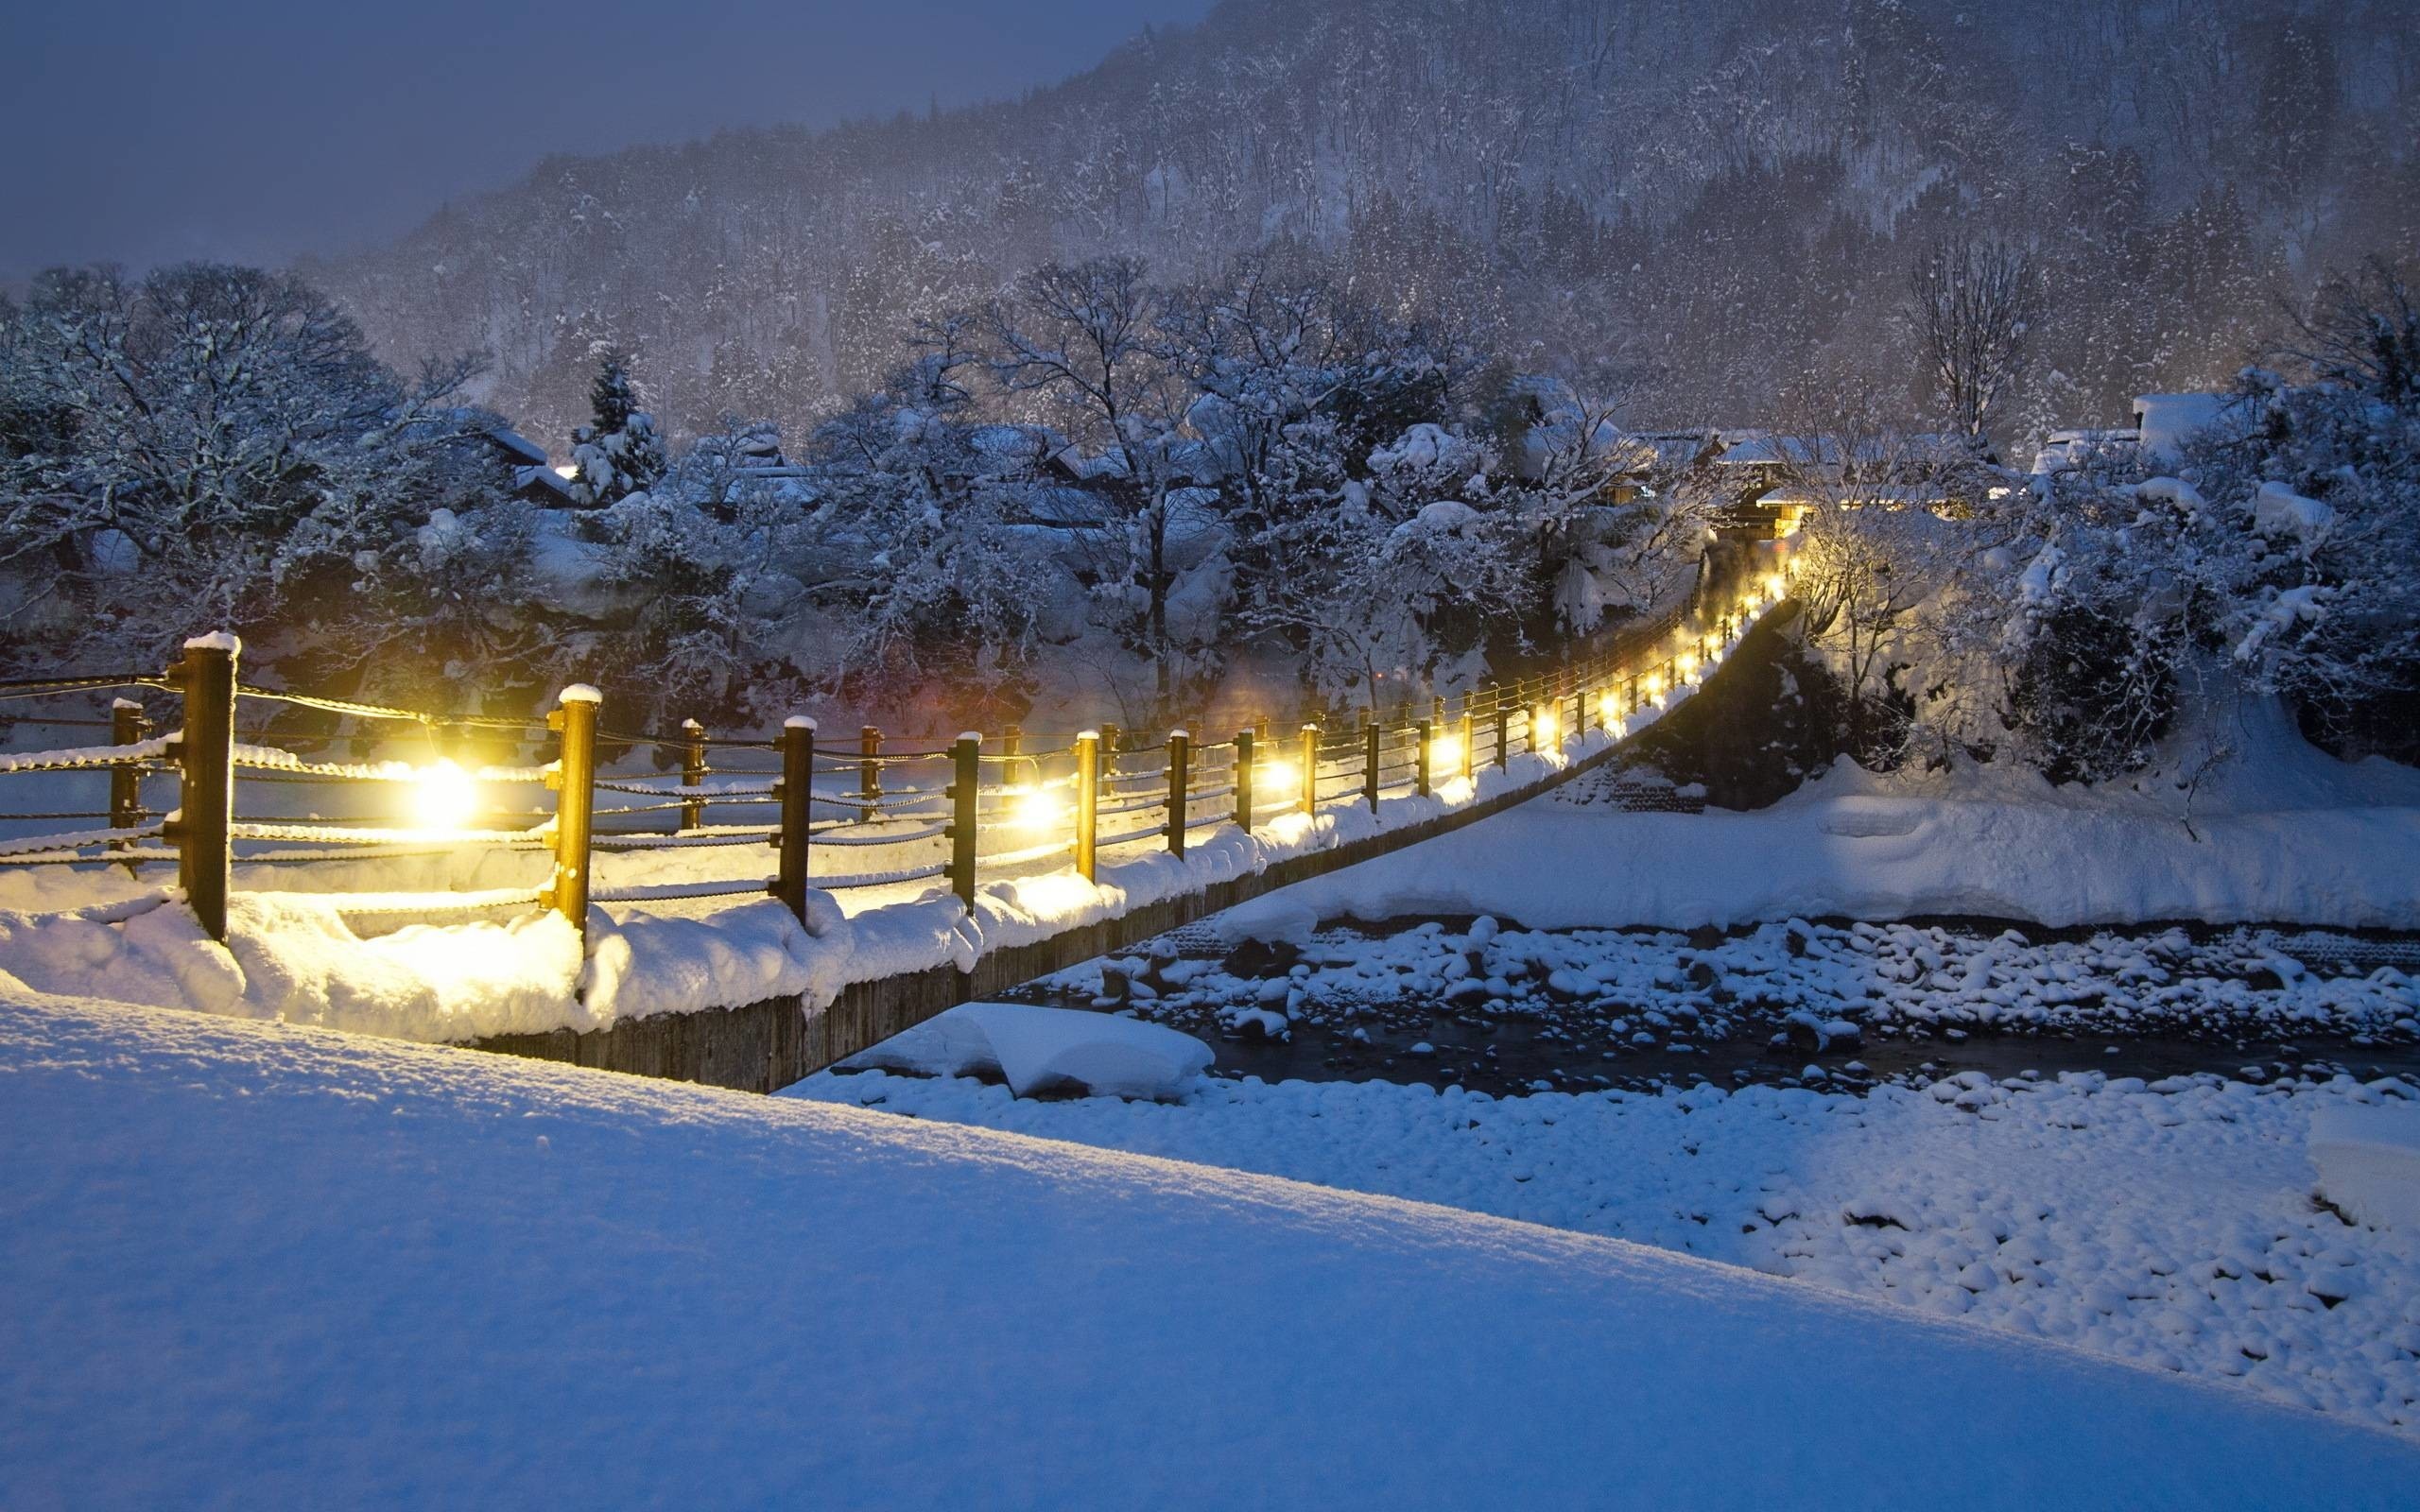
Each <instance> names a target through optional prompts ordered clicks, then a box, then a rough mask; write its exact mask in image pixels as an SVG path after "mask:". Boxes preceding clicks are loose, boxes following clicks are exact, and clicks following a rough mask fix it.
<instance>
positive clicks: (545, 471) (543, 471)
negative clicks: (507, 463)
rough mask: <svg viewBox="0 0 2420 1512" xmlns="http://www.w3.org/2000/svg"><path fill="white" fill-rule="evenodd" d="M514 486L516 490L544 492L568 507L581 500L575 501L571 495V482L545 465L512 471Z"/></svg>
mask: <svg viewBox="0 0 2420 1512" xmlns="http://www.w3.org/2000/svg"><path fill="white" fill-rule="evenodd" d="M512 486H513V488H514V489H516V490H528V489H533V488H534V489H539V490H544V492H546V493H548V494H551V495H553V496H554V498H557V499H560V500H562V502H563V503H564V504H567V505H569V504H577V503H579V500H577V499H574V498H573V497H572V495H571V483H570V481H569V480H568V479H566V478H564V477H563V476H562V474H560V473H558V472H556V471H555V470H554V469H553V468H550V467H546V466H544V465H543V464H542V465H539V466H535V467H517V468H514V469H513V470H512Z"/></svg>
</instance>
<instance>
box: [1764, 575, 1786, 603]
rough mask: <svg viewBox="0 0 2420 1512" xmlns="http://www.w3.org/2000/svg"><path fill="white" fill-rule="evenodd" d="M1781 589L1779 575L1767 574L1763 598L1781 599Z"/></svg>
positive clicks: (1780, 577) (1781, 584)
mask: <svg viewBox="0 0 2420 1512" xmlns="http://www.w3.org/2000/svg"><path fill="white" fill-rule="evenodd" d="M1782 587H1783V583H1782V576H1781V574H1779V573H1768V574H1766V575H1765V596H1766V597H1767V598H1770V599H1774V600H1778V599H1779V598H1780V597H1781V591H1782Z"/></svg>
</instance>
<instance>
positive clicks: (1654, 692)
mask: <svg viewBox="0 0 2420 1512" xmlns="http://www.w3.org/2000/svg"><path fill="white" fill-rule="evenodd" d="M1638 686H1639V691H1640V692H1642V693H1644V694H1645V695H1646V696H1647V697H1648V698H1649V699H1651V700H1653V699H1658V698H1661V697H1663V696H1664V674H1662V673H1661V672H1651V673H1649V674H1648V675H1647V676H1645V677H1643V678H1641V679H1638Z"/></svg>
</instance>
